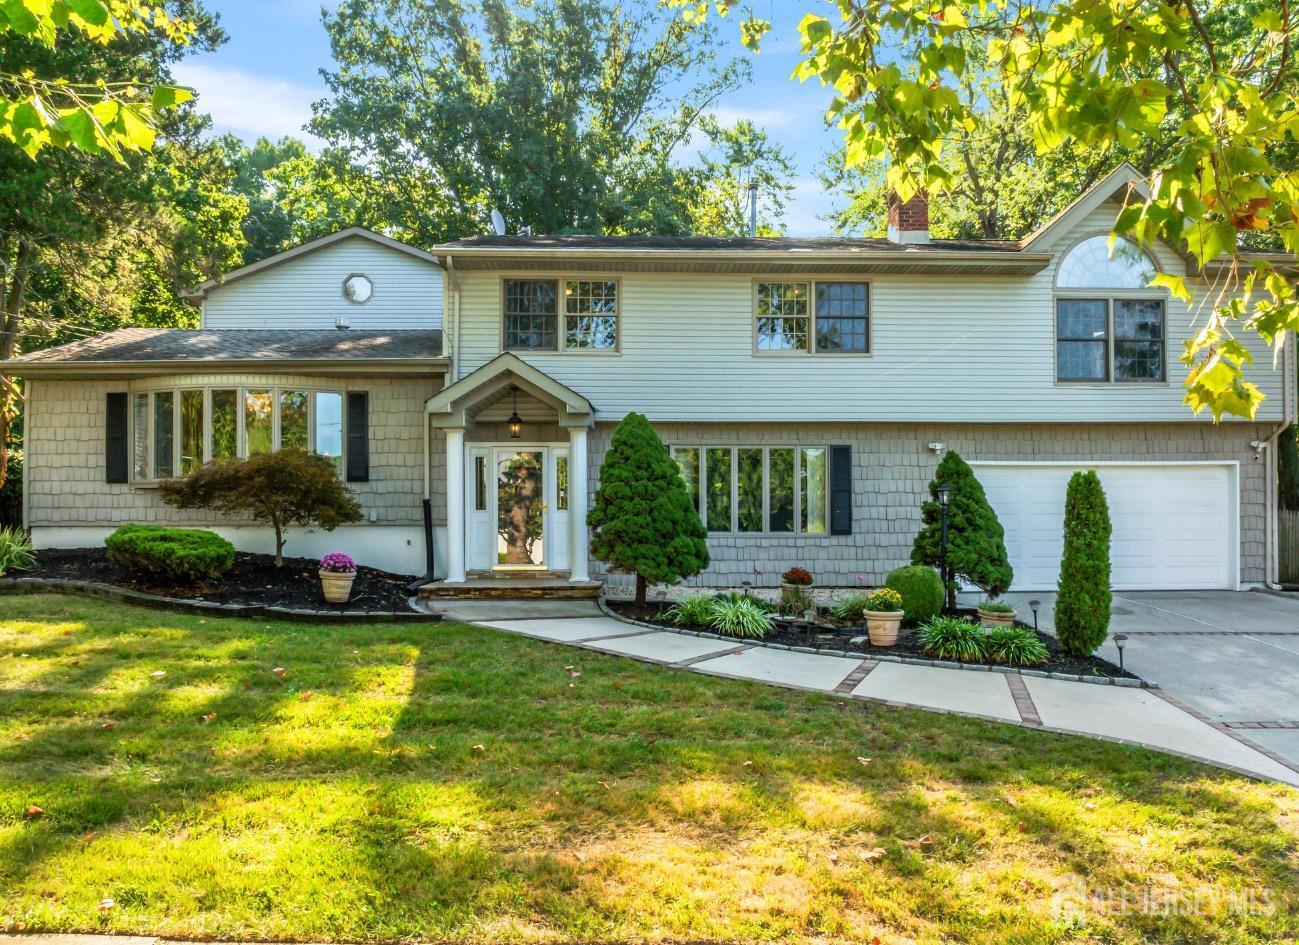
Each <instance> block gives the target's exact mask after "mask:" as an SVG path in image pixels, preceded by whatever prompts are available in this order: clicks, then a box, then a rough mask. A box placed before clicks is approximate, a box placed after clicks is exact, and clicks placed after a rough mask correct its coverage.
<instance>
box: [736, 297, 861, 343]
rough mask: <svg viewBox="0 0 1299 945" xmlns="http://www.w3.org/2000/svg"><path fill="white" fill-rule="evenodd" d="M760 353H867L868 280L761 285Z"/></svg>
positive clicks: (757, 303) (757, 315)
mask: <svg viewBox="0 0 1299 945" xmlns="http://www.w3.org/2000/svg"><path fill="white" fill-rule="evenodd" d="M754 320H755V321H754V349H755V350H757V351H758V352H804V353H807V354H868V353H869V352H870V285H869V284H868V283H866V282H799V281H790V282H758V283H757V284H756V285H755V288H754Z"/></svg>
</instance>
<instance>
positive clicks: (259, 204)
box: [216, 134, 314, 265]
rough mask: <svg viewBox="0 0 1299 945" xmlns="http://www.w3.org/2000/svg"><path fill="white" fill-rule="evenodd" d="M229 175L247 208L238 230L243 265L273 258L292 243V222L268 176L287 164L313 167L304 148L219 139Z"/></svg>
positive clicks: (286, 142) (284, 141) (290, 141)
mask: <svg viewBox="0 0 1299 945" xmlns="http://www.w3.org/2000/svg"><path fill="white" fill-rule="evenodd" d="M216 147H217V150H218V153H219V154H220V156H221V160H222V161H223V163H224V164H225V167H226V170H227V172H228V173H229V175H230V177H229V180H230V183H229V189H230V192H231V193H234V194H238V195H239V196H241V197H243V198H244V200H245V201H246V202H247V204H248V212H247V214H245V216H244V219H243V223H242V224H241V226H240V229H241V230H242V232H243V236H244V249H243V254H242V255H243V260H242V261H243V264H244V265H248V264H250V263H255V262H257V261H258V260H261V259H265V258H266V257H267V256H273V255H275V254H276V253H278V252H279V251H280V250H282V249H284V248H286V247H287V246H288V245H289V244H290V243H291V242H292V240H293V227H294V222H295V221H294V219H293V216H292V214H291V213H290V212H289V210H288V209H287V208H286V207H285V206H284V202H283V200H282V198H281V195H280V192H279V186H278V184H277V182H276V181H275V180H273V179H272V177H271V175H272V174H273V173H274V172H275V171H276V170H277V169H278V168H279V167H280V166H281V165H283V164H286V163H288V162H290V161H307V162H311V163H314V158H312V157H311V155H310V154H308V153H307V146H306V145H305V144H303V143H302V142H301V141H299V140H298V139H297V138H289V137H285V138H281V139H280V140H279V141H271V140H270V139H269V138H258V139H257V140H256V141H255V142H254V143H253V144H252V145H251V146H250V145H247V144H245V143H244V142H243V140H242V139H241V138H239V137H238V136H236V135H230V134H227V135H222V136H221V138H220V139H218V141H217V143H216Z"/></svg>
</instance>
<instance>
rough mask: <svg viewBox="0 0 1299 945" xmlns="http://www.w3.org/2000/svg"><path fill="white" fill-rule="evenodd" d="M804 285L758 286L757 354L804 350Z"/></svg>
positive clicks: (773, 284) (806, 338)
mask: <svg viewBox="0 0 1299 945" xmlns="http://www.w3.org/2000/svg"><path fill="white" fill-rule="evenodd" d="M807 300H808V284H807V283H806V282H760V283H758V311H757V319H758V332H757V348H758V350H759V351H807V350H808V310H807Z"/></svg>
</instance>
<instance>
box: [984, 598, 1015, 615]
mask: <svg viewBox="0 0 1299 945" xmlns="http://www.w3.org/2000/svg"><path fill="white" fill-rule="evenodd" d="M979 609H980V610H981V611H983V612H984V613H985V614H1013V613H1014V612H1015V608H1014V607H1013V606H1011V605H1010V604H1008V603H1006V602H1005V601H1004V600H985V601H984V602H983V603H981V604H980V605H979Z"/></svg>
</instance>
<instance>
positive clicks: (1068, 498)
mask: <svg viewBox="0 0 1299 945" xmlns="http://www.w3.org/2000/svg"><path fill="white" fill-rule="evenodd" d="M1056 587H1057V590H1056V597H1055V633H1056V636H1057V637H1059V639H1060V645H1061V646H1062V647H1064V648H1065V650H1066V651H1068V652H1069V653H1071V654H1073V655H1074V656H1087V655H1088V654H1090V653H1093V652H1095V650H1096V648H1097V647H1098V646H1100V645H1101V644H1102V643H1104V642H1105V636H1106V634H1108V633H1109V629H1110V510H1109V506H1108V505H1107V504H1106V503H1105V490H1104V489H1102V488H1101V480H1100V477H1099V476H1097V475H1096V473H1095V472H1094V471H1092V470H1088V471H1087V472H1076V473H1074V474H1073V475H1072V476H1071V477H1070V478H1069V491H1068V492H1067V493H1066V495H1065V500H1064V559H1063V560H1062V561H1061V562H1060V579H1059V582H1058V584H1057V585H1056Z"/></svg>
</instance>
